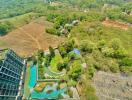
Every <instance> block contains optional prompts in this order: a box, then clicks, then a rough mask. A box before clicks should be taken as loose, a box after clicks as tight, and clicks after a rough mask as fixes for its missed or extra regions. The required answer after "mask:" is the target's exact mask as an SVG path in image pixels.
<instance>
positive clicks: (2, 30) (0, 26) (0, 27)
mask: <svg viewBox="0 0 132 100" xmlns="http://www.w3.org/2000/svg"><path fill="white" fill-rule="evenodd" d="M12 27H13V26H12V25H11V24H10V23H9V22H6V23H0V36H3V35H5V34H7V33H8V32H9V31H10V30H11V28H12Z"/></svg>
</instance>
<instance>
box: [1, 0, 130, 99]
mask: <svg viewBox="0 0 132 100" xmlns="http://www.w3.org/2000/svg"><path fill="white" fill-rule="evenodd" d="M47 1H48V0H47ZM50 2H51V4H50V3H49V2H46V0H0V36H3V35H6V34H7V33H8V32H9V31H11V30H12V29H14V28H15V27H17V25H18V23H21V22H23V24H26V23H29V22H30V21H31V20H32V19H34V18H38V17H41V16H45V17H46V19H47V21H50V22H52V23H53V27H51V28H47V29H46V32H47V33H49V34H53V35H58V36H60V37H66V38H67V41H71V40H72V41H74V42H75V45H76V47H78V48H79V49H80V50H81V53H82V55H83V57H84V59H85V61H86V63H87V66H88V67H87V68H86V70H84V71H83V74H82V75H80V76H79V77H80V80H79V81H80V83H81V84H82V87H83V94H82V96H81V98H82V100H97V99H98V98H97V97H96V95H95V90H94V88H93V87H92V85H91V79H92V77H93V75H94V72H96V71H98V70H103V71H106V72H107V71H109V72H113V73H116V72H121V73H126V74H132V33H131V32H132V28H131V27H129V28H128V29H127V30H124V29H122V28H115V27H107V26H105V25H103V24H102V22H103V21H104V20H106V19H109V20H113V21H119V22H123V23H125V24H127V25H131V24H132V2H131V0H51V1H50ZM52 2H56V3H59V5H55V6H53V5H52ZM7 35H8V34H7Z"/></svg>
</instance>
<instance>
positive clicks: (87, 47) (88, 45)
mask: <svg viewBox="0 0 132 100" xmlns="http://www.w3.org/2000/svg"><path fill="white" fill-rule="evenodd" d="M95 48H96V45H95V44H94V43H93V42H91V41H83V42H82V43H81V45H80V49H81V50H82V51H83V52H88V53H92V52H93V50H94V49H95Z"/></svg>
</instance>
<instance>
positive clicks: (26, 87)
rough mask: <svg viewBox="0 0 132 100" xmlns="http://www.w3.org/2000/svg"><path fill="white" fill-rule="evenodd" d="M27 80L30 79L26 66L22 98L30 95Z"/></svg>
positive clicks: (28, 68)
mask: <svg viewBox="0 0 132 100" xmlns="http://www.w3.org/2000/svg"><path fill="white" fill-rule="evenodd" d="M29 78H30V67H29V66H28V67H27V69H26V76H25V84H24V97H26V98H27V97H29V95H30V90H29V87H28V83H29Z"/></svg>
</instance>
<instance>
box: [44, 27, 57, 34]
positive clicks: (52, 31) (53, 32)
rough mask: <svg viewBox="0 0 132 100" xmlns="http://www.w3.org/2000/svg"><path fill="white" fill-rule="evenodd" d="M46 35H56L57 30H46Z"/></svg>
mask: <svg viewBox="0 0 132 100" xmlns="http://www.w3.org/2000/svg"><path fill="white" fill-rule="evenodd" d="M46 32H47V33H50V34H54V35H57V30H56V29H55V28H47V29H46Z"/></svg>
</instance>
